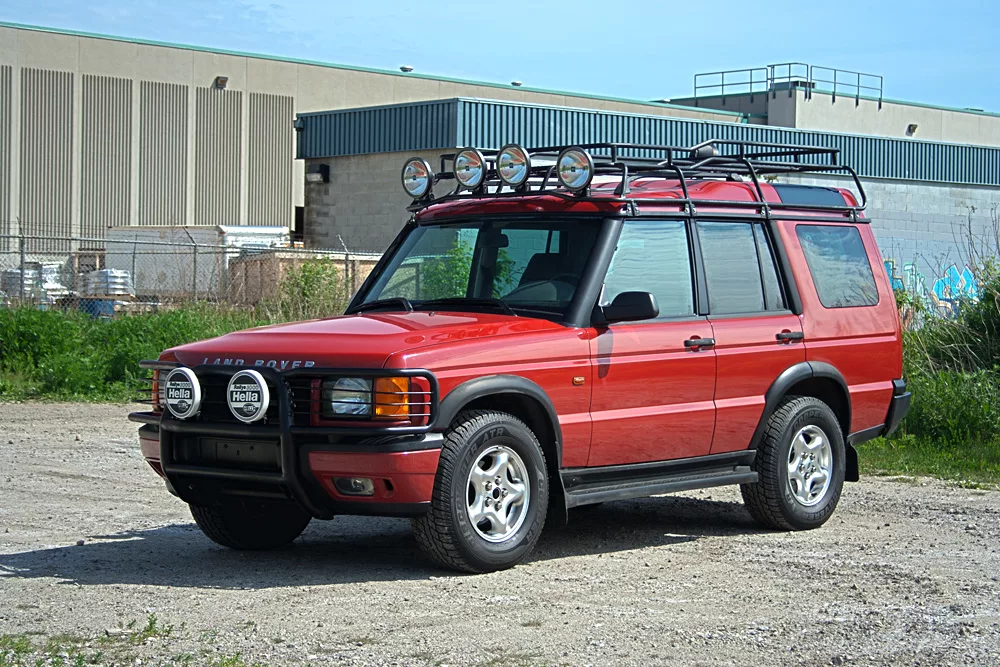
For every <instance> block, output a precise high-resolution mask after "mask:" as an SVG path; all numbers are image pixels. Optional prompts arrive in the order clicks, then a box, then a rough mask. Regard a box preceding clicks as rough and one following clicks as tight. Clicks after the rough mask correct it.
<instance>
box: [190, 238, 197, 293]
mask: <svg viewBox="0 0 1000 667" xmlns="http://www.w3.org/2000/svg"><path fill="white" fill-rule="evenodd" d="M191 255H192V261H191V266H192V268H193V269H194V270H193V271H192V273H193V274H194V275H193V276H192V278H191V291H192V292H194V300H195V301H196V302H197V301H198V244H197V243H192V244H191Z"/></svg>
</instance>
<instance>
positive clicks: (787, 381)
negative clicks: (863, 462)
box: [750, 361, 860, 482]
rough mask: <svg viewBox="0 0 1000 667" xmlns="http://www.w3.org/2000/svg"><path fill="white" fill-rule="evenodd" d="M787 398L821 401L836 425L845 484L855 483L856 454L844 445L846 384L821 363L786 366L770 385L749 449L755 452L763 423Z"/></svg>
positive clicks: (847, 424)
mask: <svg viewBox="0 0 1000 667" xmlns="http://www.w3.org/2000/svg"><path fill="white" fill-rule="evenodd" d="M788 396H810V397H812V398H816V399H818V400H821V401H823V402H824V403H826V404H827V405H828V406H830V409H831V410H833V414H834V415H835V416H836V417H837V422H838V423H839V424H840V430H841V435H842V436H843V439H844V451H845V454H846V461H845V464H846V475H845V479H846V481H848V482H856V481H858V479H859V477H860V475H859V471H858V453H857V450H856V449H854V446H853V445H851V444H850V443H849V442H848V435H849V434H850V432H851V394H850V392H849V391H848V389H847V381H846V380H845V379H844V376H843V375H842V374H841V373H840V371H838V370H837V369H836V367H834V366H832V365H830V364H828V363H825V362H822V361H803V362H800V363H797V364H795V365H794V366H789V367H788V368H786V369H785V370H784V371H782V373H781V374H780V375H779V376H778V377H777V378H776V379H775V380H774V382H773V383H771V386H770V387H769V388H768V390H767V392H766V393H765V394H764V412H763V413H762V414H761V416H760V422H759V423H758V424H757V428H756V430H755V431H754V434H753V439H752V440H751V441H750V449H756V448H757V446H758V445H759V444H760V440H761V438H763V437H764V430H765V428H766V426H767V421H768V420H769V419H770V418H771V415H773V414H774V411H775V410H777V408H778V406H779V405H780V404H781V402H782V401H783V400H784V399H785V398H786V397H788Z"/></svg>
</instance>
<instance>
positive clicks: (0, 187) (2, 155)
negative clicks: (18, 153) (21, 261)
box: [0, 65, 13, 251]
mask: <svg viewBox="0 0 1000 667" xmlns="http://www.w3.org/2000/svg"><path fill="white" fill-rule="evenodd" d="M12 69H13V68H12V67H11V66H10V65H3V66H0V235H4V234H10V232H11V220H10V217H11V211H10V181H11V174H12V173H13V170H12V169H11V166H12V165H11V145H10V125H11V122H12V118H11V114H12V113H13V109H12V108H11V103H10V100H11V95H12V85H11V76H12ZM8 247H10V242H9V239H0V251H3V250H6V249H7V248H8Z"/></svg>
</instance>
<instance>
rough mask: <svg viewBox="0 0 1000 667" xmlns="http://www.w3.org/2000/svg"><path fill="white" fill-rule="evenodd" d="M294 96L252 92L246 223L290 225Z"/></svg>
mask: <svg viewBox="0 0 1000 667" xmlns="http://www.w3.org/2000/svg"><path fill="white" fill-rule="evenodd" d="M293 101H294V100H293V98H292V97H289V96H285V95H268V94H265V93H250V132H249V140H248V144H249V145H248V146H247V148H248V152H249V155H248V160H247V169H248V174H247V224H248V225H284V226H291V224H292V222H293V220H292V210H293V207H292V139H293V137H292V131H293V130H292V121H293V120H294V107H293Z"/></svg>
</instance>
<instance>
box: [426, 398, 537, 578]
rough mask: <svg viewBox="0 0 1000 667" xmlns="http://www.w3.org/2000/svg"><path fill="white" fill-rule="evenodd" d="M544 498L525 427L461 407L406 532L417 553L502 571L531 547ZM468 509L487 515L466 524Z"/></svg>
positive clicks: (450, 564) (463, 567)
mask: <svg viewBox="0 0 1000 667" xmlns="http://www.w3.org/2000/svg"><path fill="white" fill-rule="evenodd" d="M503 461H507V464H506V465H503ZM474 468H475V469H474ZM491 468H492V469H494V470H492V471H491V470H490V469H491ZM497 468H499V470H497ZM487 471H490V473H491V474H489V475H487V474H486V473H487ZM501 471H502V472H503V474H499V475H496V476H494V475H493V474H492V473H493V472H501ZM497 478H500V479H501V483H500V485H499V486H498V485H496V484H495V482H496V479H497ZM480 488H482V491H479V489H480ZM508 498H510V500H507V499H508ZM519 498H521V500H520V503H519V500H518V499H519ZM487 500H488V501H490V502H489V504H484V503H485V501H487ZM496 500H499V501H500V504H499V508H498V507H497V506H496V504H495V501H496ZM548 504H549V480H548V475H547V473H546V468H545V455H544V454H543V453H542V448H541V446H540V445H539V444H538V439H537V438H536V437H535V434H534V433H532V432H531V429H529V428H528V426H527V425H526V424H525V423H524V422H522V421H521V420H519V419H517V418H516V417H514V416H513V415H509V414H507V413H504V412H494V411H486V410H469V411H466V412H462V413H460V414H459V415H458V416H457V417H456V418H455V421H454V422H453V423H452V425H451V426H450V427H449V428H448V431H447V432H446V433H445V438H444V446H443V447H442V449H441V460H440V462H439V463H438V470H437V475H436V477H435V480H434V493H433V496H432V498H431V505H430V510H429V511H428V512H427V514H425V515H423V516H421V517H419V518H417V519H415V520H414V522H413V532H414V535H415V536H416V539H417V543H418V544H420V547H421V549H423V551H424V553H426V554H427V556H428V557H429V558H430V559H431V560H433V561H434V562H435V563H437V564H438V565H441V566H443V567H445V568H449V569H452V570H458V571H461V572H473V573H483V572H494V571H496V570H504V569H507V568H509V567H513V566H514V565H516V564H517V563H519V562H521V561H522V560H524V559H525V558H526V557H527V556H528V554H530V553H531V551H532V549H534V547H535V544H537V542H538V538H539V537H540V536H541V533H542V526H543V525H544V524H545V515H546V511H547V509H548ZM490 507H492V508H493V510H492V513H491V511H490V509H489V508H490ZM473 515H476V516H481V517H488V518H483V519H482V520H481V521H480V522H478V523H474V522H473V518H472V517H473ZM501 521H505V522H506V525H505V524H504V523H501Z"/></svg>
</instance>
